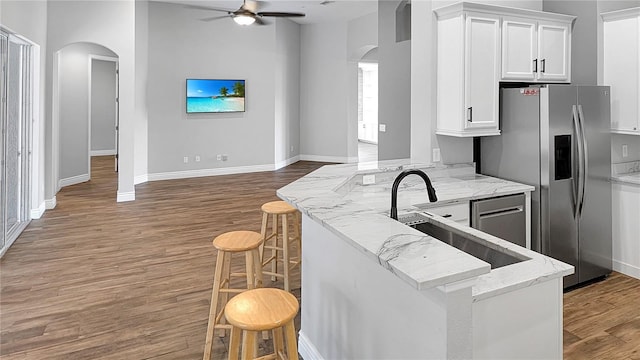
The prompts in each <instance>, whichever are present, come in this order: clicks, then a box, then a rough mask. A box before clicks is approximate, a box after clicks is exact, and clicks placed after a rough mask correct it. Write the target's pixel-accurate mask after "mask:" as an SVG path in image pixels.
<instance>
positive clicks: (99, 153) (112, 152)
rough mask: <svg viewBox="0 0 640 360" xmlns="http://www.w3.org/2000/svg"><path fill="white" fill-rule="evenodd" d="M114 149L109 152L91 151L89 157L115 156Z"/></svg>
mask: <svg viewBox="0 0 640 360" xmlns="http://www.w3.org/2000/svg"><path fill="white" fill-rule="evenodd" d="M115 154H116V149H111V150H91V156H108V155H115Z"/></svg>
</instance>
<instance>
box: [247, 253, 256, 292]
mask: <svg viewBox="0 0 640 360" xmlns="http://www.w3.org/2000/svg"><path fill="white" fill-rule="evenodd" d="M244 263H245V268H246V272H247V289H255V287H256V281H257V280H256V272H255V271H256V269H255V268H256V266H255V262H254V260H253V251H245V253H244Z"/></svg>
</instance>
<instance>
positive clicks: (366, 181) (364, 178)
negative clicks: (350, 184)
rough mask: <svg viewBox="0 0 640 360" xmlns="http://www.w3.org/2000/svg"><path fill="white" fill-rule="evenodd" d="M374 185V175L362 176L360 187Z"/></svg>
mask: <svg viewBox="0 0 640 360" xmlns="http://www.w3.org/2000/svg"><path fill="white" fill-rule="evenodd" d="M375 183H376V176H375V174H371V175H362V185H371V184H375Z"/></svg>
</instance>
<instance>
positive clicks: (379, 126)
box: [378, 124, 387, 132]
mask: <svg viewBox="0 0 640 360" xmlns="http://www.w3.org/2000/svg"><path fill="white" fill-rule="evenodd" d="M378 130H380V132H387V124H380V125H378Z"/></svg>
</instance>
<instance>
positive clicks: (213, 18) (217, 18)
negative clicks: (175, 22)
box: [200, 15, 230, 21]
mask: <svg viewBox="0 0 640 360" xmlns="http://www.w3.org/2000/svg"><path fill="white" fill-rule="evenodd" d="M228 17H230V16H229V15H221V16H212V17H208V18H204V19H200V21H213V20H219V19H226V18H228Z"/></svg>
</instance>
